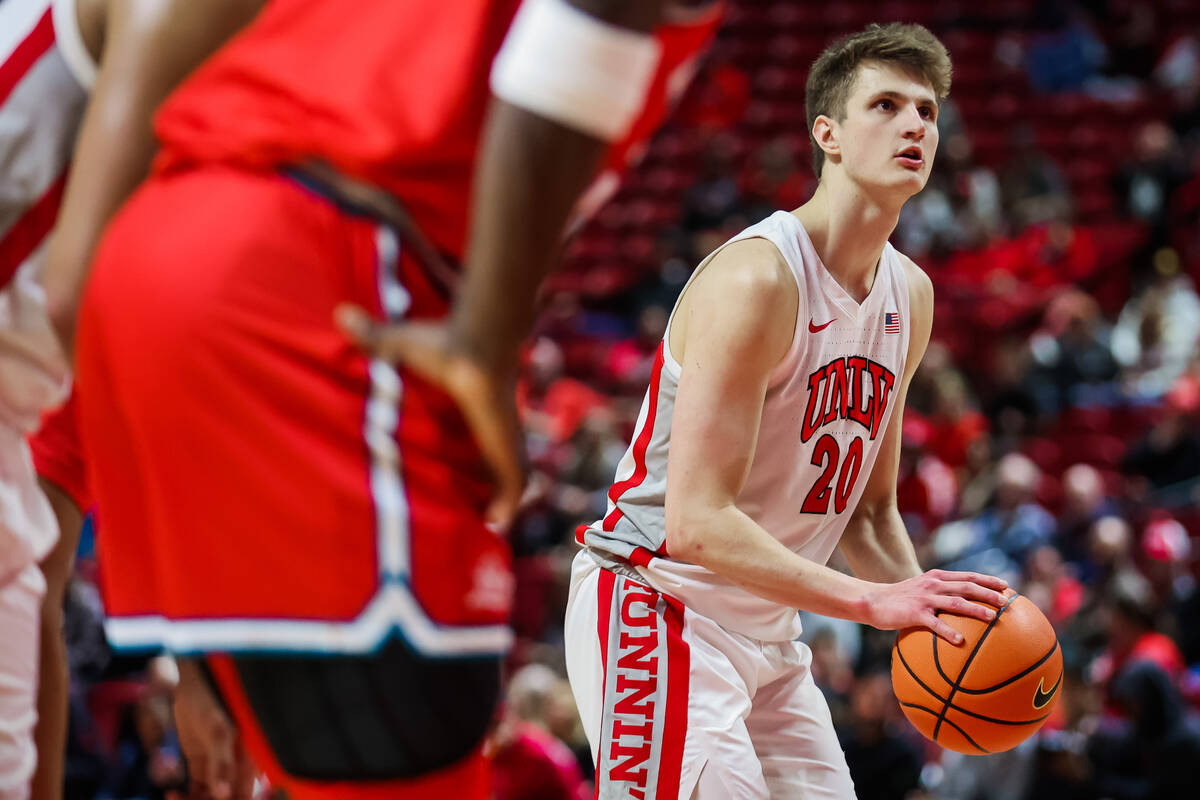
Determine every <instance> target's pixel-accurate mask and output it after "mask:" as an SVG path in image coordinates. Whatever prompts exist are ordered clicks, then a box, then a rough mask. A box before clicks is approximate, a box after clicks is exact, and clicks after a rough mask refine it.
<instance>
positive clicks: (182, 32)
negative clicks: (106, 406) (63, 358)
mask: <svg viewBox="0 0 1200 800" xmlns="http://www.w3.org/2000/svg"><path fill="white" fill-rule="evenodd" d="M261 6H262V0H205V2H190V1H189V0H110V2H109V5H108V14H107V22H106V25H105V38H104V46H103V51H102V57H101V60H100V66H99V70H98V72H97V74H96V84H95V87H94V89H93V91H92V97H91V100H90V101H89V103H88V107H87V111H86V112H85V114H84V118H83V125H82V127H81V129H80V132H79V138H78V140H77V142H76V145H75V155H74V161H73V164H72V168H71V176H70V178H69V180H68V182H67V189H66V194H65V196H64V198H63V205H62V209H61V211H60V212H59V217H58V223H57V225H56V226H55V229H54V231H53V234H52V236H51V238H50V243H49V246H48V251H47V256H46V268H45V278H44V280H45V286H46V296H47V305H48V308H49V311H50V318H51V321H52V322H53V323H54V327H55V330H56V331H57V332H58V335H59V338H60V340H61V342H62V343H63V346H64V347H65V348H66V349H67V350H68V352H72V351H73V350H74V347H73V345H74V338H75V315H76V311H77V308H78V303H79V298H80V296H81V294H82V292H83V288H84V286H85V285H86V283H87V276H88V270H89V269H90V266H91V257H92V251H93V250H94V249H95V247H96V243H97V242H98V241H99V239H100V235H101V233H102V232H103V231H104V227H105V225H107V224H108V221H109V219H111V218H112V215H113V214H114V213H115V212H116V210H117V209H118V208H119V207H120V206H121V204H122V203H123V202H124V201H125V198H127V197H128V196H129V195H130V193H131V192H132V191H133V189H134V187H136V186H137V185H138V183H140V182H141V180H142V179H143V178H144V177H145V176H146V173H147V171H148V170H149V168H150V161H151V159H152V158H153V156H154V152H155V141H154V133H153V130H152V126H151V117H152V115H153V113H154V111H155V109H157V108H158V106H159V105H160V104H161V103H162V101H163V100H164V99H165V98H166V96H167V94H169V93H170V91H171V90H172V89H173V88H174V87H175V86H176V85H177V84H178V83H179V82H180V81H182V80H183V79H184V78H185V77H186V76H187V75H188V74H189V73H190V72H191V71H192V70H193V69H195V68H196V67H197V66H198V65H199V64H200V62H201V61H203V60H204V59H205V58H206V57H207V56H208V55H209V54H210V53H212V52H213V51H214V50H216V49H217V48H218V47H219V46H220V45H221V44H223V43H224V42H225V41H227V40H228V39H229V38H230V37H231V36H232V35H233V34H234V33H236V32H237V31H238V30H240V29H241V28H242V27H243V26H245V25H246V24H247V23H248V22H249V21H250V20H251V19H252V18H253V17H254V15H255V14H256V13H257V12H258V9H259V8H260V7H261Z"/></svg>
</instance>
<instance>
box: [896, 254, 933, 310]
mask: <svg viewBox="0 0 1200 800" xmlns="http://www.w3.org/2000/svg"><path fill="white" fill-rule="evenodd" d="M896 257H897V259H898V260H899V261H900V266H901V267H902V268H903V269H904V275H905V277H907V278H908V292H909V297H910V298H911V299H912V300H913V301H916V302H919V303H921V304H922V305H928V306H932V305H933V281H932V280H930V278H929V274H928V273H927V272H925V270H923V269H921V267H920V266H919V265H918V264H917V262H915V261H913V260H912V259H911V258H909V257H908V256H906V255H905V254H904V253H901V252H900V251H899V250H897V251H896Z"/></svg>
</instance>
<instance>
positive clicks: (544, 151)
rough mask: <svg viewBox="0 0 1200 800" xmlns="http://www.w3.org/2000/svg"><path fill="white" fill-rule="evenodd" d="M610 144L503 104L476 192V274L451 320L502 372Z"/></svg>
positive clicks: (486, 144) (469, 275) (472, 348)
mask: <svg viewBox="0 0 1200 800" xmlns="http://www.w3.org/2000/svg"><path fill="white" fill-rule="evenodd" d="M604 149H605V144H604V143H603V142H602V141H600V140H599V139H596V138H593V137H591V136H588V135H586V134H583V133H580V132H578V131H575V130H572V129H570V128H567V127H565V126H563V125H560V124H558V123H556V122H552V121H549V120H547V119H545V118H543V117H540V116H538V115H536V114H533V113H530V112H528V111H525V110H523V109H520V108H517V107H515V106H513V105H510V104H508V103H505V102H503V101H496V102H495V103H494V104H493V107H492V110H491V114H490V117H489V120H488V124H487V126H486V128H485V131H484V138H483V144H482V148H481V151H480V163H479V172H478V175H477V177H476V185H475V189H474V198H473V214H472V229H471V246H470V251H469V252H468V253H467V267H466V278H465V280H464V282H463V285H462V287H461V289H460V292H459V296H458V299H457V301H456V303H455V307H454V310H453V313H452V317H451V321H450V324H451V335H452V337H453V340H454V341H455V343H456V345H457V346H458V347H460V348H461V349H462V350H464V351H465V352H466V353H467V355H469V356H471V357H472V358H474V359H476V360H478V361H480V362H482V363H483V364H484V365H486V366H487V367H488V368H489V369H491V370H493V371H494V372H495V373H496V374H508V373H510V372H511V371H512V370H513V369H514V368H515V365H516V360H517V351H518V348H519V346H520V343H521V340H522V339H523V338H524V337H525V335H526V334H527V333H528V332H529V329H530V327H531V326H532V323H533V319H534V305H535V302H534V300H535V297H536V295H537V290H538V287H539V285H540V284H541V281H542V279H543V278H544V277H545V275H546V273H547V272H549V270H550V268H551V267H552V266H553V264H554V263H555V261H556V260H557V257H558V250H559V240H560V237H561V236H562V231H563V228H564V226H565V224H566V220H567V216H568V215H569V213H570V211H571V209H572V207H573V206H574V203H575V200H576V198H578V197H579V195H580V194H581V193H582V192H583V190H584V188H585V187H586V186H587V184H588V181H589V180H590V179H591V177H592V175H593V174H594V173H595V170H596V167H597V165H598V163H599V161H600V158H601V156H602V154H603V153H604ZM496 197H503V198H504V201H503V202H499V203H497V202H494V198H496Z"/></svg>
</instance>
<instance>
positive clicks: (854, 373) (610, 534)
mask: <svg viewBox="0 0 1200 800" xmlns="http://www.w3.org/2000/svg"><path fill="white" fill-rule="evenodd" d="M750 238H762V239H766V240H768V241H770V242H771V243H772V244H774V245H775V247H776V248H778V250H779V252H780V253H781V254H782V255H783V258H784V260H785V261H786V262H787V265H788V266H789V267H790V268H791V271H792V274H793V276H794V277H795V279H796V283H797V286H798V287H799V291H800V302H799V304H798V307H797V315H798V316H797V319H796V331H795V334H794V337H793V340H792V344H791V347H790V349H789V350H788V352H787V354H786V355H785V356H784V358H783V360H782V361H781V362H780V363H779V365H778V366H777V367H776V369H775V371H774V373H773V374H772V376H771V379H770V382H769V384H768V388H767V393H766V398H765V401H764V403H763V411H762V422H761V424H760V427H759V432H758V441H757V445H756V447H755V452H754V461H753V464H752V465H751V467H750V473H749V475H748V477H747V479H746V484H745V486H744V487H743V489H742V491H741V494H739V495H738V498H737V506H738V508H739V509H741V510H742V511H743V512H745V513H746V514H747V515H749V516H750V518H751V519H753V520H754V521H755V522H757V523H758V524H759V525H761V526H762V527H763V529H765V530H766V531H767V532H768V533H770V534H771V535H772V536H774V537H775V538H776V539H778V540H779V541H780V542H782V543H783V544H784V545H785V546H787V547H788V548H789V549H790V550H792V551H793V552H795V553H797V554H799V555H801V556H803V557H805V558H807V559H810V560H811V561H814V562H816V563H818V564H824V563H826V562H827V561H828V560H829V557H830V555H832V553H833V550H834V548H835V547H837V544H838V541H839V540H840V539H841V536H842V531H843V530H845V527H846V523H847V521H848V520H849V518H850V515H851V513H852V512H853V511H854V508H855V506H856V505H857V504H858V500H859V498H860V497H861V496H862V492H863V487H864V486H865V485H866V483H867V478H868V477H869V476H870V474H871V469H872V468H873V467H874V466H875V459H876V456H877V455H878V453H879V449H880V446H881V445H882V443H883V437H884V433H885V432H886V431H887V426H888V421H889V420H890V419H891V416H892V411H893V409H894V406H895V402H896V396H897V395H898V394H899V391H900V383H901V381H902V380H903V376H904V368H905V361H906V360H907V355H908V339H909V330H910V325H909V323H910V312H909V302H908V279H907V276H906V275H905V272H904V266H903V264H901V263H900V259H899V255H898V254H897V253H896V251H895V250H894V249H893V248H892V246H891V245H890V244H888V245H885V246H884V249H883V254H882V256H881V257H880V261H879V265H878V268H877V270H876V274H875V281H874V284H873V285H872V287H871V291H870V294H869V295H868V296H867V297H866V298H865V299H864V300H863V302H862V303H857V302H855V301H854V299H853V298H851V297H850V295H849V294H848V293H847V292H846V291H845V290H844V289H843V288H842V287H841V286H840V285H839V284H838V283H837V281H835V280H834V279H833V276H832V275H830V274H829V272H828V270H826V269H825V266H824V265H823V264H822V263H821V260H820V258H819V257H818V256H817V253H816V250H815V249H814V248H813V245H812V242H811V241H810V240H809V238H808V234H807V233H806V232H805V230H804V226H803V225H801V223H800V221H799V220H798V219H797V218H796V217H795V216H794V215H792V214H790V213H788V212H786V211H777V212H776V213H774V214H773V215H771V216H770V217H768V218H767V219H765V220H763V221H762V222H760V223H758V224H756V225H752V226H751V227H749V228H747V229H746V230H744V231H742V232H741V233H740V234H738V235H737V236H735V237H733V238H732V239H730V240H729V242H726V243H725V244H724V245H722V246H721V247H720V248H718V249H717V250H716V251H714V252H713V254H711V255H709V256H708V258H706V259H705V260H704V261H703V262H702V263H701V264H700V266H699V267H698V268H697V270H696V274H699V272H700V271H701V270H703V269H704V267H705V266H706V265H707V264H708V262H709V261H711V260H712V258H713V256H714V255H716V253H718V252H720V251H721V250H722V249H724V248H725V247H727V246H728V245H729V244H731V243H732V242H737V241H741V240H743V239H750ZM694 279H695V276H693V280H694ZM689 285H690V284H689ZM730 302H737V298H730ZM673 319H674V314H672V321H673ZM670 336H671V328H670V323H668V326H667V332H666V334H665V336H664V337H663V343H662V344H661V345H660V347H659V355H658V359H657V360H656V363H655V367H654V372H653V375H652V378H651V381H650V388H649V390H648V391H647V393H646V398H645V400H644V401H643V403H642V409H641V413H640V414H639V417H638V422H637V432H636V434H635V435H634V439H633V442H632V444H631V445H630V447H629V450H628V451H627V452H626V453H625V456H624V458H622V459H621V462H620V464H618V466H617V474H616V481H615V483H614V484H613V487H612V489H611V490H610V491H609V503H608V513H607V514H606V515H605V517H604V519H602V520H599V521H597V522H595V523H593V524H592V525H588V526H581V527H580V529H579V531H578V532H577V534H576V538H577V539H578V541H579V542H580V543H582V544H584V545H586V546H587V547H588V548H589V549H590V550H591V551H592V553H593V555H595V556H596V557H597V558H598V559H600V560H601V562H602V563H603V564H605V565H606V566H609V567H612V568H615V569H618V570H628V569H634V570H636V571H637V573H638V575H639V576H640V579H641V580H643V581H645V582H646V583H648V584H649V585H650V586H652V587H653V588H655V589H657V590H659V591H661V592H665V593H667V594H669V595H672V596H674V597H677V598H678V599H680V600H681V601H683V603H684V604H686V605H687V606H688V607H690V608H691V609H692V610H693V611H696V612H697V613H699V614H703V615H704V616H707V617H709V618H711V619H713V620H715V621H717V622H718V623H720V624H721V625H723V626H724V627H726V628H729V629H731V630H735V631H738V632H740V633H744V634H746V635H748V636H752V637H754V638H756V639H762V640H766V641H782V640H787V639H794V638H795V637H797V636H799V634H800V622H799V618H798V616H797V614H796V609H794V608H789V607H787V606H783V605H780V604H779V603H775V602H772V601H770V600H766V599H764V598H762V597H759V596H758V595H756V594H753V593H751V592H749V591H747V590H746V589H743V588H741V587H740V586H738V585H736V584H734V583H732V582H731V581H729V580H727V579H725V578H723V577H721V576H719V575H716V574H714V573H712V572H710V571H709V570H707V569H705V568H704V567H700V566H697V565H694V564H688V563H686V562H683V561H678V560H675V559H673V558H671V557H670V555H669V553H668V552H667V549H666V522H665V520H666V514H665V500H666V485H667V481H666V478H667V460H668V456H669V453H670V447H671V427H672V426H671V423H672V415H673V412H674V405H675V392H676V388H677V387H678V382H679V375H680V366H679V362H678V361H676V360H675V358H674V356H673V355H672V353H671V348H670Z"/></svg>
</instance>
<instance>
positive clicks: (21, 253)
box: [0, 0, 95, 582]
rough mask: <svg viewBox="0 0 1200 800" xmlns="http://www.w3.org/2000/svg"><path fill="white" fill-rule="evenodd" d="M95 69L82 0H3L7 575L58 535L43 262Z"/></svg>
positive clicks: (0, 432)
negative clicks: (48, 430)
mask: <svg viewBox="0 0 1200 800" xmlns="http://www.w3.org/2000/svg"><path fill="white" fill-rule="evenodd" d="M94 74H95V65H94V64H92V62H91V58H90V56H89V55H88V53H87V50H86V49H85V48H84V45H83V41H82V38H81V37H80V34H79V29H78V23H77V19H76V16H75V3H74V0H4V2H0V582H2V581H3V580H4V578H5V575H6V574H11V573H12V571H13V570H14V569H17V570H19V569H20V568H21V567H23V566H24V565H25V564H27V563H30V561H31V560H34V559H40V558H41V557H42V556H43V555H45V553H46V552H48V551H49V549H50V548H51V547H53V545H54V538H55V529H54V517H53V515H52V514H51V512H50V508H49V505H48V504H47V503H46V500H45V498H44V497H43V496H42V494H41V492H40V491H39V490H38V488H37V484H36V480H35V478H34V475H33V467H32V464H31V462H30V459H29V453H28V450H27V448H26V447H25V443H24V434H26V433H29V432H31V431H33V430H34V429H35V428H36V427H37V424H38V421H39V419H40V417H41V413H42V411H43V410H44V409H45V408H46V407H47V406H50V405H53V404H54V403H57V402H60V401H61V400H62V399H63V398H64V397H65V396H66V392H67V389H68V387H69V383H70V373H69V371H68V368H67V362H66V359H65V358H64V356H63V353H62V351H61V349H60V348H59V346H58V340H57V339H56V337H55V336H54V332H53V330H52V329H51V327H50V321H49V318H48V317H47V315H46V301H45V294H44V292H43V291H42V286H41V270H42V260H43V257H44V253H45V244H46V237H47V235H48V234H49V233H50V230H51V228H53V226H54V222H55V220H56V218H57V217H58V207H59V204H60V202H61V199H62V192H63V187H64V185H65V183H66V174H67V165H68V162H69V161H70V157H71V151H72V148H73V147H74V144H75V134H76V132H77V131H78V129H79V123H80V120H81V117H82V114H83V109H84V105H85V103H86V101H87V87H89V86H90V84H91V81H92V78H93V76H94Z"/></svg>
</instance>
